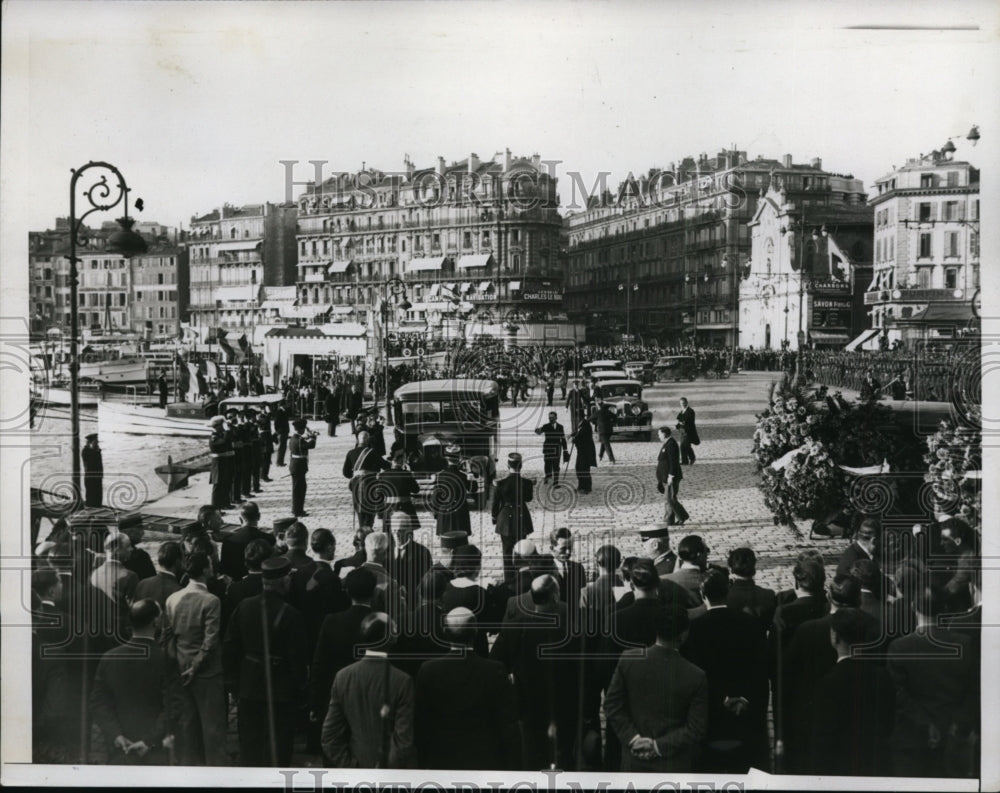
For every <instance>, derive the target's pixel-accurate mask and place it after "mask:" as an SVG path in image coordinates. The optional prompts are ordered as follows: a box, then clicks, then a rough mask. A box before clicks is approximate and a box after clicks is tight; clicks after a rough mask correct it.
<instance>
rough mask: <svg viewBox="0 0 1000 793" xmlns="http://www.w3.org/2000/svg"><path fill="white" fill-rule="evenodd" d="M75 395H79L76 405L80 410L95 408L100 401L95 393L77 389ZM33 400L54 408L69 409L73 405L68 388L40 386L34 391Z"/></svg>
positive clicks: (99, 397)
mask: <svg viewBox="0 0 1000 793" xmlns="http://www.w3.org/2000/svg"><path fill="white" fill-rule="evenodd" d="M77 393H78V395H79V399H78V402H77V404H79V406H80V407H81V408H96V407H97V403H98V402H100V401H101V396H100V394H99V393H98V392H97V391H90V390H84V389H79V390H78V392H77ZM34 398H35V399H37V400H38V401H39V402H41V403H42V404H43V405H51V406H56V407H70V406H71V405H72V403H73V395H72V392H71V391H70V390H69V389H68V388H60V387H58V386H42V387H41V388H39V389H37V390H36V391H35V393H34Z"/></svg>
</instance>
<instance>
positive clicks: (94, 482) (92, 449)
mask: <svg viewBox="0 0 1000 793" xmlns="http://www.w3.org/2000/svg"><path fill="white" fill-rule="evenodd" d="M80 457H82V458H83V490H84V503H85V504H86V505H87V506H88V507H99V506H101V504H102V503H103V501H104V458H103V456H102V455H101V447H100V446H98V445H97V433H96V432H93V433H91V434H90V435H88V436H87V443H86V445H85V446H84V447H83V449H82V450H81V451H80Z"/></svg>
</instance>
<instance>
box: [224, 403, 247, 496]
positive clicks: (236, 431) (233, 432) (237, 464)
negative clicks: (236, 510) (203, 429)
mask: <svg viewBox="0 0 1000 793" xmlns="http://www.w3.org/2000/svg"><path fill="white" fill-rule="evenodd" d="M226 426H227V427H228V429H229V439H230V441H231V442H232V446H233V476H232V501H233V503H234V504H240V503H242V502H243V501H246V500H247V498H248V497H249V493H248V494H247V495H246V496H244V494H243V464H244V461H245V459H246V458H245V457H244V455H243V431H242V429H240V412H239V411H238V410H237V409H236V408H234V407H231V408H229V409H228V410H226Z"/></svg>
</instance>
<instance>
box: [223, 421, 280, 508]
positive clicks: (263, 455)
mask: <svg viewBox="0 0 1000 793" xmlns="http://www.w3.org/2000/svg"><path fill="white" fill-rule="evenodd" d="M272 418H273V429H272ZM211 427H212V435H211V437H210V438H209V441H208V448H209V454H210V455H211V458H212V470H211V475H210V480H209V481H210V482H211V484H212V506H214V507H217V508H218V509H220V510H228V509H233V508H234V507H235V505H237V504H240V503H241V502H244V501H247V500H249V499H250V498H251V497H252V495H253V494H255V493H260V492H262V491H261V482H270V481H271V478H270V473H271V454H272V453H273V451H274V447H275V443H276V442H277V447H278V460H277V462H276V465H279V466H282V465H284V464H285V461H284V457H285V450H286V447H287V442H288V432H289V422H288V414H287V413H286V412H285V409H284V406H283V404H282V403H280V402H279V403H278V404H277V405H276V407H275V410H274V413H273V416H272V413H271V412H270V410H269V408H268V406H267V405H262V406H261V409H260V410H257V409H256V408H253V407H245V408H243V409H242V410H239V409H237V408H235V407H230V408H229V409H228V410H226V412H225V415H224V416H214V417H213V418H212V419H211Z"/></svg>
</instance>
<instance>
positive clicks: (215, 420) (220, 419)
mask: <svg viewBox="0 0 1000 793" xmlns="http://www.w3.org/2000/svg"><path fill="white" fill-rule="evenodd" d="M225 421H226V417H225V416H212V418H211V420H209V422H208V423H209V425H210V426H212V427H218V426H219V425H220V424H224V423H225Z"/></svg>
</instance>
